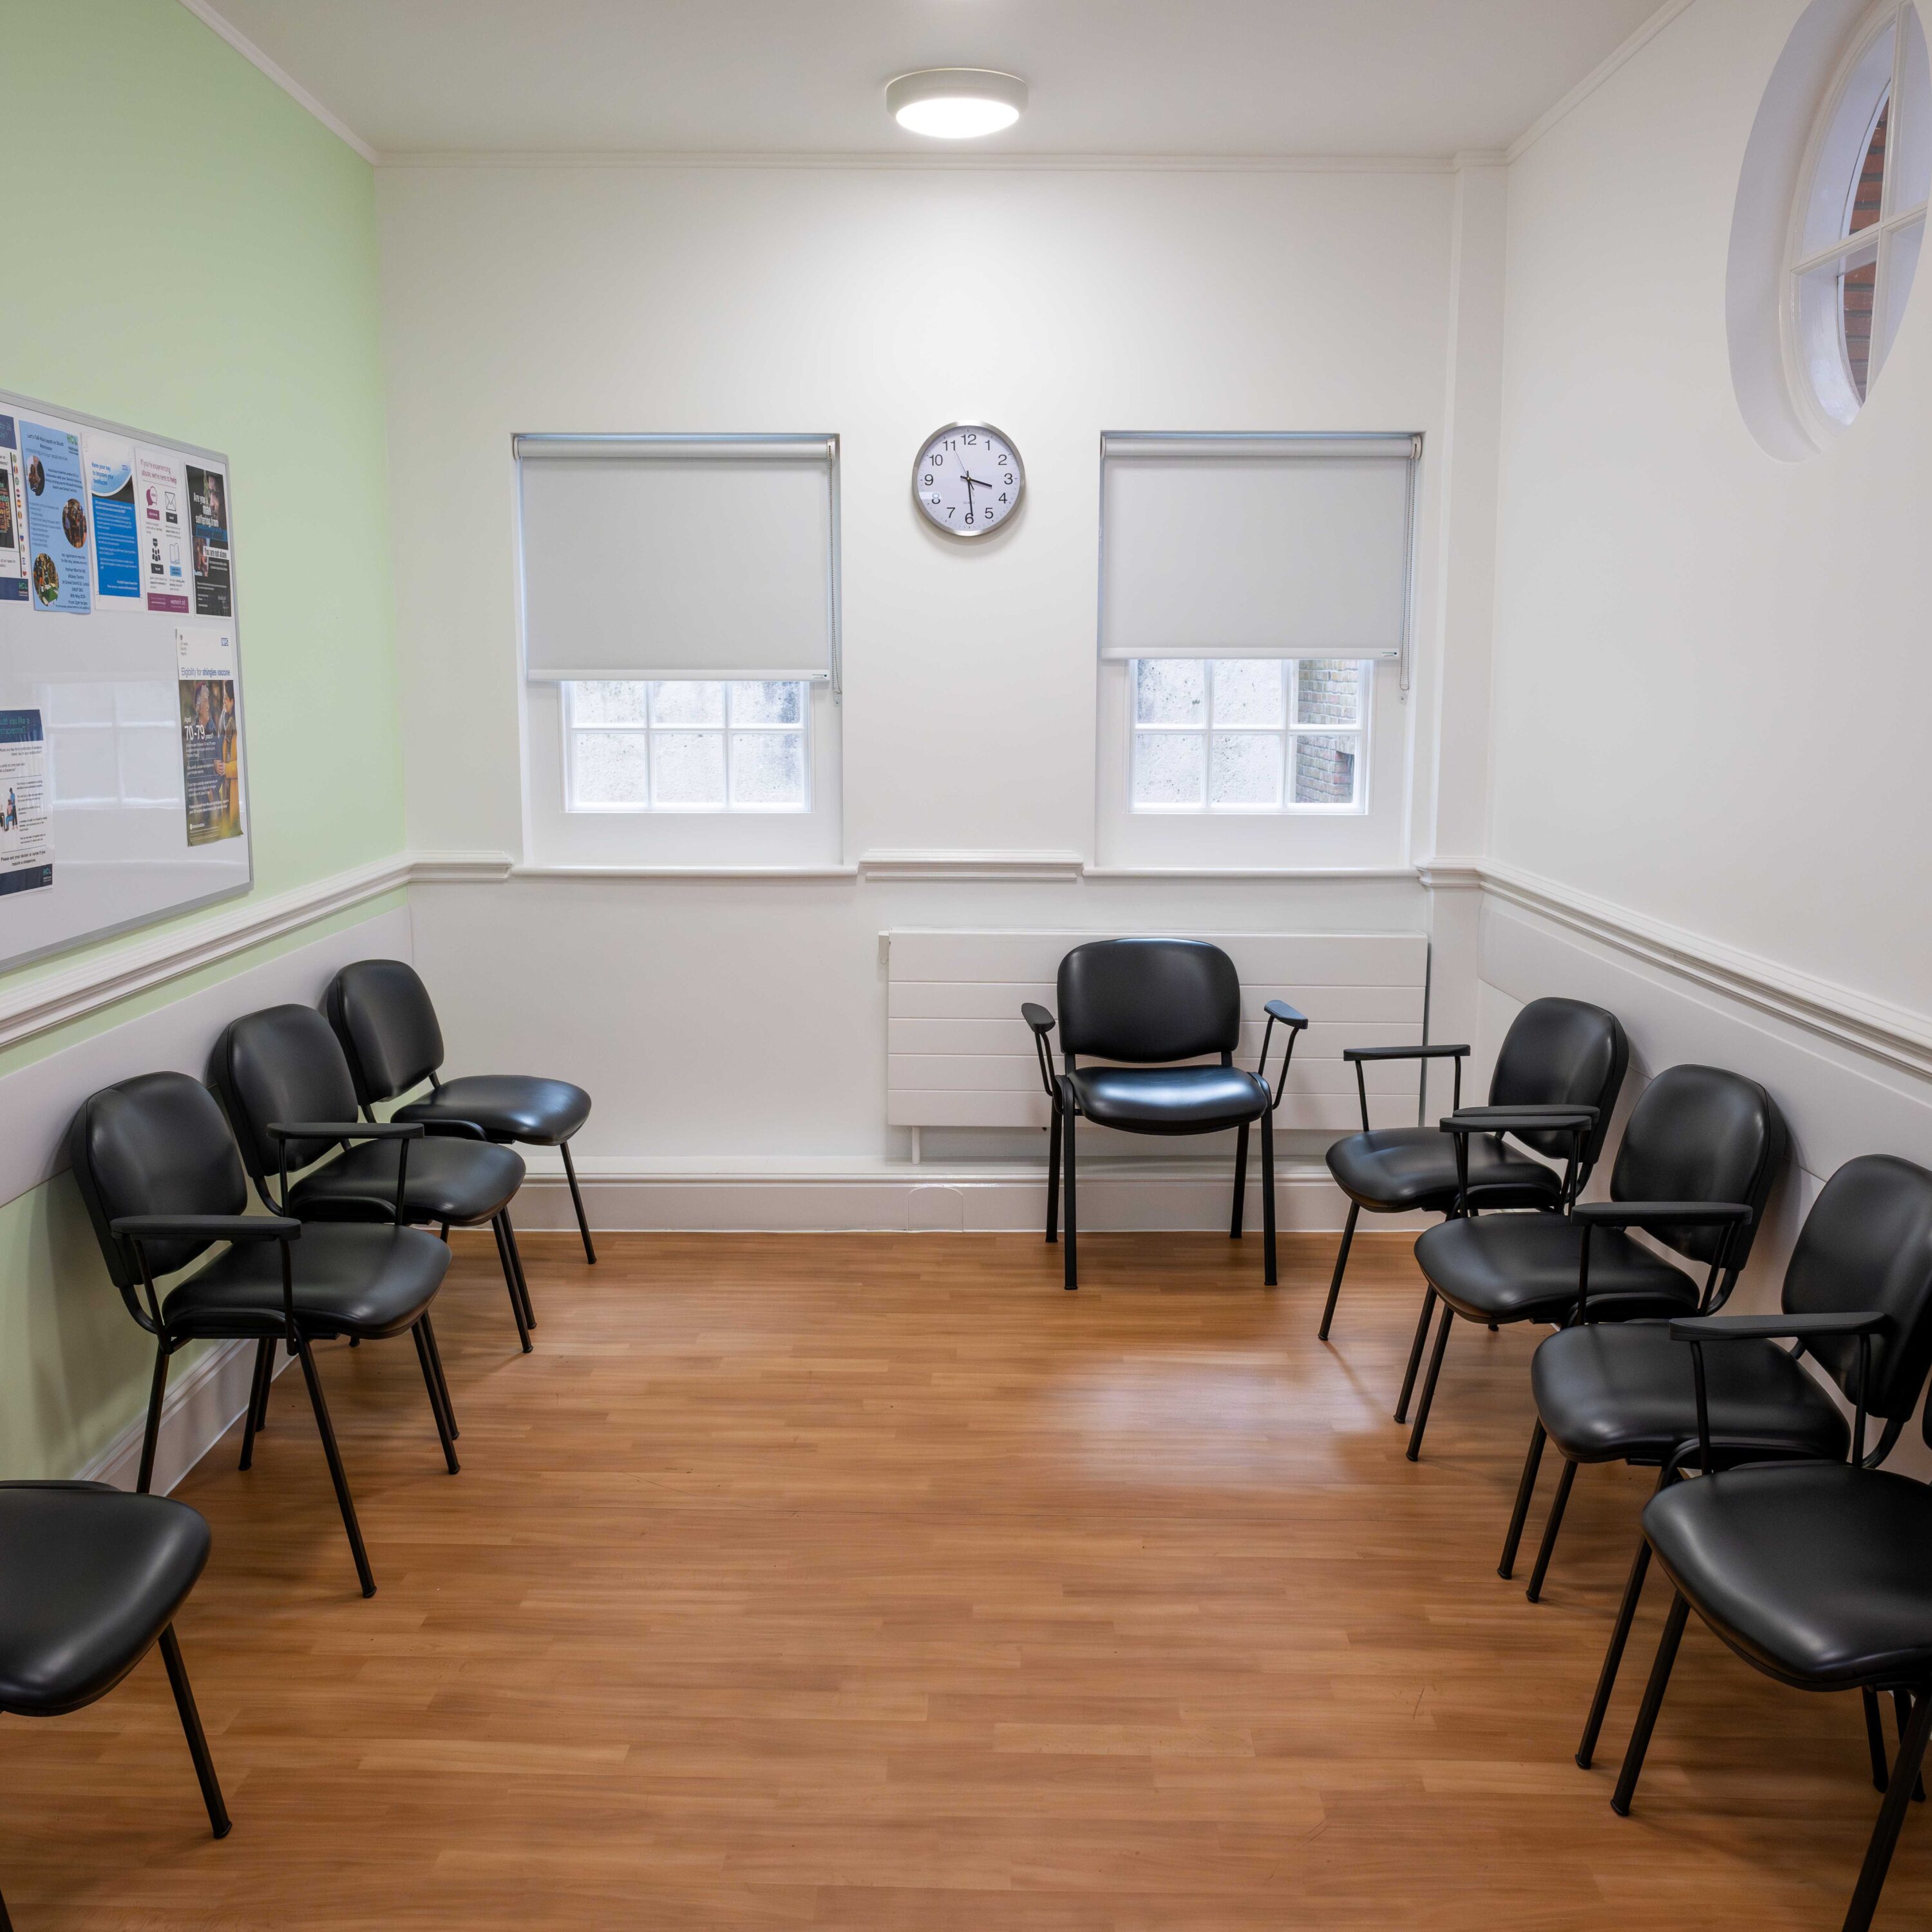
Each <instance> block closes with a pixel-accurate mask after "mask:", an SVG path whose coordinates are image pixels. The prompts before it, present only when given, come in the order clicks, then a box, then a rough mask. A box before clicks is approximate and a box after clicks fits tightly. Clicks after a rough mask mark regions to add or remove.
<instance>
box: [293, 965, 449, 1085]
mask: <svg viewBox="0 0 1932 1932" xmlns="http://www.w3.org/2000/svg"><path fill="white" fill-rule="evenodd" d="M322 1010H323V1012H324V1013H326V1014H327V1015H328V1016H329V1025H331V1026H332V1027H333V1028H335V1034H336V1037H337V1038H338V1040H341V1043H342V1046H343V1051H344V1052H345V1053H347V1055H348V1056H349V1070H350V1073H351V1074H352V1075H353V1076H354V1079H355V1082H356V1095H357V1097H358V1098H359V1099H360V1100H361V1101H362V1104H363V1105H364V1106H374V1105H375V1103H377V1101H378V1100H394V1099H395V1097H396V1096H397V1095H398V1094H407V1092H408V1091H410V1088H412V1087H419V1086H421V1085H422V1083H423V1082H425V1080H427V1079H428V1078H429V1076H431V1074H432V1073H434V1072H435V1071H436V1070H437V1068H438V1067H440V1066H441V1065H442V1064H443V1029H442V1028H441V1027H440V1026H438V1025H437V1021H436V1008H435V1007H434V1005H432V1004H431V1001H430V997H429V989H428V987H427V986H425V985H424V984H423V983H422V978H421V977H420V976H419V974H417V971H416V968H414V967H413V966H412V965H410V964H409V963H408V962H407V961H406V960H402V959H359V960H357V961H356V962H355V964H354V965H351V966H345V967H344V968H343V969H342V971H341V972H339V973H338V974H336V976H335V978H334V979H333V980H330V981H329V991H328V992H326V993H325V994H324V995H323V1000H322Z"/></svg>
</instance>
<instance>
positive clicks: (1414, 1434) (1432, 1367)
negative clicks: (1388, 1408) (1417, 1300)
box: [1403, 1301, 1456, 1463]
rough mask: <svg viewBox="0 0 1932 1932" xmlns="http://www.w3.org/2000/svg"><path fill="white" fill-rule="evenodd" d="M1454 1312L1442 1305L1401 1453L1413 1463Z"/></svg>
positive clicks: (1420, 1444) (1420, 1448)
mask: <svg viewBox="0 0 1932 1932" xmlns="http://www.w3.org/2000/svg"><path fill="white" fill-rule="evenodd" d="M1455 1319H1456V1311H1455V1310H1454V1309H1453V1308H1451V1307H1450V1306H1449V1304H1448V1302H1446V1301H1445V1303H1444V1304H1442V1326H1441V1327H1440V1328H1438V1329H1437V1330H1436V1346H1435V1349H1434V1350H1433V1352H1431V1354H1430V1358H1429V1377H1428V1379H1427V1381H1426V1382H1424V1384H1423V1385H1422V1400H1421V1401H1420V1402H1419V1403H1417V1404H1416V1406H1415V1427H1414V1428H1413V1429H1412V1430H1410V1431H1409V1447H1408V1448H1407V1449H1406V1451H1404V1452H1403V1453H1404V1454H1406V1456H1407V1457H1408V1459H1409V1461H1410V1462H1412V1463H1413V1462H1414V1461H1415V1460H1416V1459H1417V1458H1418V1457H1419V1456H1420V1455H1421V1454H1422V1432H1423V1431H1424V1430H1425V1429H1427V1427H1429V1411H1430V1405H1431V1404H1432V1403H1434V1401H1435V1400H1436V1378H1437V1376H1439V1375H1441V1374H1442V1352H1443V1351H1444V1350H1445V1349H1447V1348H1448V1346H1449V1325H1450V1324H1451V1322H1454V1320H1455Z"/></svg>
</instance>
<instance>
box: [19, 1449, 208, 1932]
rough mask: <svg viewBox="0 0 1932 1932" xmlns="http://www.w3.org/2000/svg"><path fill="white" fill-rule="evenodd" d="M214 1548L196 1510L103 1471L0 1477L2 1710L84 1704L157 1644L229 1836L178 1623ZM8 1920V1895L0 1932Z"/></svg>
mask: <svg viewBox="0 0 1932 1932" xmlns="http://www.w3.org/2000/svg"><path fill="white" fill-rule="evenodd" d="M207 1564H208V1525H207V1523H206V1522H205V1520H203V1519H202V1516H201V1515H200V1514H199V1511H195V1510H192V1509H190V1508H188V1506H187V1504H185V1503H178V1502H172V1501H171V1500H170V1499H169V1498H167V1497H166V1496H129V1495H128V1494H127V1493H126V1492H125V1491H124V1490H117V1489H114V1488H112V1487H110V1486H109V1485H108V1484H106V1483H34V1482H20V1483H0V1577H5V1578H6V1580H7V1583H6V1587H5V1589H0V1712H5V1713H6V1714H7V1715H9V1716H11V1717H21V1718H61V1717H65V1716H66V1715H68V1713H69V1712H73V1711H79V1710H83V1709H85V1708H86V1706H88V1705H89V1704H92V1703H98V1702H99V1700H101V1698H103V1697H106V1696H107V1694H108V1693H109V1692H110V1691H112V1690H113V1689H114V1688H115V1687H116V1686H117V1685H119V1684H120V1683H121V1682H122V1680H123V1679H125V1678H126V1677H127V1674H128V1673H130V1671H131V1670H133V1668H134V1667H135V1666H136V1664H139V1662H140V1661H141V1660H142V1658H144V1657H145V1656H146V1655H147V1654H148V1652H149V1651H151V1650H152V1649H154V1646H156V1645H157V1644H159V1645H160V1650H161V1661H162V1662H163V1664H166V1667H167V1673H168V1683H169V1686H170V1687H171V1688H172V1690H173V1691H174V1694H175V1710H176V1711H177V1712H178V1713H179V1714H180V1717H181V1730H183V1732H184V1733H185V1734H186V1736H187V1748H188V1754H189V1756H190V1757H192V1758H193V1760H194V1769H195V1775H196V1777H197V1778H199V1780H200V1781H201V1796H202V1803H203V1804H205V1805H206V1806H207V1808H208V1823H209V1825H210V1826H211V1827H212V1828H213V1829H214V1835H215V1836H216V1837H217V1838H226V1837H227V1835H228V1833H229V1829H230V1828H229V1820H228V1808H227V1806H226V1805H224V1804H223V1802H222V1798H221V1785H220V1781H219V1780H218V1779H217V1778H216V1776H215V1775H214V1759H213V1757H211V1756H210V1754H209V1752H208V1739H207V1738H206V1736H205V1735H204V1734H203V1733H202V1728H201V1717H200V1714H199V1712H197V1711H196V1709H195V1704H194V1692H193V1689H192V1688H191V1687H190V1685H189V1683H188V1679H187V1665H186V1664H184V1663H183V1662H182V1661H181V1645H180V1643H179V1642H178V1640H177V1639H176V1637H175V1629H174V1620H175V1616H176V1614H177V1613H178V1612H179V1610H180V1609H181V1605H182V1604H184V1603H185V1602H187V1598H188V1593H189V1592H190V1591H191V1590H193V1588H194V1586H195V1584H196V1580H198V1579H199V1577H200V1575H201V1573H202V1571H203V1569H205V1568H206V1567H207ZM10 1922H11V1921H10V1920H9V1919H8V1918H7V1906H6V1902H5V1900H0V1932H5V1928H6V1927H8V1926H9V1925H10Z"/></svg>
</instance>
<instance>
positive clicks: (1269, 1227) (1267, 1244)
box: [1262, 1113, 1281, 1288]
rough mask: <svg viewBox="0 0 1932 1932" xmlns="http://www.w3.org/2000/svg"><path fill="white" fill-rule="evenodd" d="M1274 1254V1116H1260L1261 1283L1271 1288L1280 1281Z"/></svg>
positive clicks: (1270, 1114)
mask: <svg viewBox="0 0 1932 1932" xmlns="http://www.w3.org/2000/svg"><path fill="white" fill-rule="evenodd" d="M1280 1278H1281V1277H1280V1275H1279V1274H1277V1272H1276V1269H1275V1253H1274V1115H1273V1114H1272V1113H1265V1114H1263V1115H1262V1284H1263V1286H1265V1287H1268V1288H1273V1287H1274V1286H1275V1285H1276V1283H1277V1282H1278V1281H1279V1280H1280Z"/></svg>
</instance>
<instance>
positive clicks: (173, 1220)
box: [107, 1214, 302, 1241]
mask: <svg viewBox="0 0 1932 1932" xmlns="http://www.w3.org/2000/svg"><path fill="white" fill-rule="evenodd" d="M107 1226H108V1230H109V1232H110V1233H112V1234H116V1235H120V1236H121V1237H122V1238H124V1240H127V1241H294V1240H295V1239H296V1238H297V1237H298V1236H299V1235H300V1234H301V1233H302V1223H300V1222H299V1221H293V1220H290V1219H288V1217H287V1216H285V1215H281V1214H269V1215H263V1214H122V1215H119V1216H118V1217H116V1218H115V1220H112V1221H110V1222H109V1223H108V1224H107Z"/></svg>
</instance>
